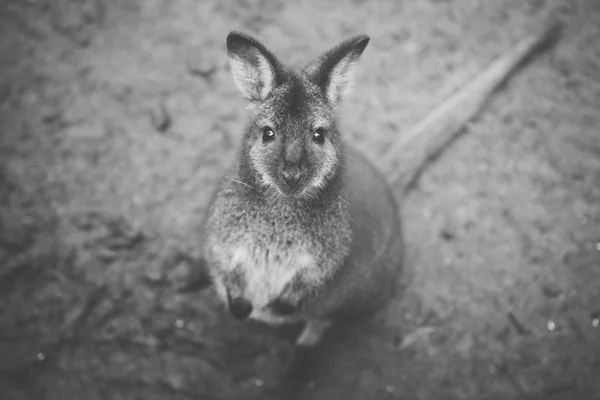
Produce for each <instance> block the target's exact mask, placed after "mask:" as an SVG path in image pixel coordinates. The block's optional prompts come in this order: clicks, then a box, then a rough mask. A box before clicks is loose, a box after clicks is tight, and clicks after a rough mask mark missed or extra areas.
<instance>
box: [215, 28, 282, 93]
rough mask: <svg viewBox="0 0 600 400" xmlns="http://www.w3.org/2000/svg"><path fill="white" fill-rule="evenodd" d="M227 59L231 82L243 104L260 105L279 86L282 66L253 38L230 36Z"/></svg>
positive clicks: (238, 34) (232, 34) (228, 37)
mask: <svg viewBox="0 0 600 400" xmlns="http://www.w3.org/2000/svg"><path fill="white" fill-rule="evenodd" d="M227 55H228V56H229V65H230V67H231V73H232V75H233V80H234V82H235V84H236V86H237V88H238V90H239V91H240V92H241V93H242V96H244V98H245V99H246V100H248V101H250V102H260V101H263V100H264V99H265V98H266V97H267V95H268V94H269V93H270V92H271V90H273V88H274V87H275V86H277V85H278V84H279V83H280V81H281V77H282V73H283V66H282V65H281V63H280V62H279V61H278V60H277V58H276V57H275V56H274V55H273V54H272V53H271V52H270V51H269V50H267V49H266V48H265V46H264V45H263V44H262V43H260V42H259V41H258V40H256V39H254V38H253V37H251V36H248V35H246V34H243V33H241V32H236V31H232V32H230V33H229V35H228V36H227Z"/></svg>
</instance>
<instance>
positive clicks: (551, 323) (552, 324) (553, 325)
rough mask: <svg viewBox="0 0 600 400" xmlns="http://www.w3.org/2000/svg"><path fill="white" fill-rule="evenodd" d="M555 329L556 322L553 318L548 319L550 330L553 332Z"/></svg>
mask: <svg viewBox="0 0 600 400" xmlns="http://www.w3.org/2000/svg"><path fill="white" fill-rule="evenodd" d="M555 329H556V324H555V323H554V321H552V320H550V321H548V330H549V331H551V332H552V331H554V330H555Z"/></svg>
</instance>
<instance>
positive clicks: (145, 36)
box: [0, 0, 600, 400]
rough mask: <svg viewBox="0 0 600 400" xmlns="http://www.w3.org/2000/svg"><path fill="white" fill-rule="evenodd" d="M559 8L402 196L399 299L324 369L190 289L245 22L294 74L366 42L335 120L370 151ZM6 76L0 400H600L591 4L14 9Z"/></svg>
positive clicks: (3, 43) (229, 146) (223, 149)
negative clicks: (300, 377)
mask: <svg viewBox="0 0 600 400" xmlns="http://www.w3.org/2000/svg"><path fill="white" fill-rule="evenodd" d="M549 13H553V14H555V15H557V16H558V17H559V18H560V19H561V20H562V21H563V22H564V24H565V29H564V32H563V33H564V36H563V38H562V39H561V41H560V42H559V43H558V45H557V47H556V48H554V49H553V50H551V51H550V52H549V53H546V54H544V55H542V56H541V58H539V59H537V60H534V62H533V63H532V64H531V65H529V66H528V67H527V68H526V69H524V70H523V71H522V72H521V73H519V74H518V75H517V76H515V77H514V78H513V79H512V80H511V81H510V82H509V84H508V85H507V86H506V87H504V89H503V90H502V92H500V93H499V94H498V95H497V96H496V97H495V98H494V100H493V101H492V102H491V104H490V105H489V106H488V107H487V108H486V109H485V111H484V112H483V113H482V114H481V116H480V117H479V118H478V119H477V120H476V121H473V122H472V123H471V124H470V125H469V127H468V130H467V134H466V135H465V136H464V137H462V138H461V139H460V140H459V141H457V142H456V143H455V144H454V145H453V146H451V147H450V148H449V149H448V150H447V151H446V152H445V153H444V154H443V155H442V156H441V157H440V159H439V160H438V161H437V162H436V163H435V164H433V165H432V166H431V167H430V168H429V169H428V170H427V171H426V173H425V174H424V175H423V176H422V178H421V180H420V183H419V185H418V186H417V187H416V188H415V189H413V190H412V191H411V192H410V193H409V194H408V195H407V196H406V197H405V198H404V199H402V207H403V210H402V214H403V218H404V221H405V230H406V241H407V246H408V248H409V254H408V257H407V263H406V271H407V273H406V277H405V279H404V282H403V283H402V284H403V285H405V290H403V295H402V296H400V297H398V299H395V300H394V301H393V302H392V304H391V305H390V306H389V307H388V309H386V310H384V311H383V313H382V315H381V316H379V317H377V318H375V319H374V320H373V321H370V322H366V323H365V324H363V325H360V326H356V327H350V328H348V329H345V330H339V331H334V332H332V334H331V335H330V336H329V337H328V340H327V342H326V345H325V346H324V349H323V351H322V352H321V354H320V356H319V359H318V360H317V362H316V364H315V366H314V368H313V370H312V371H311V375H310V377H309V381H308V382H307V383H303V384H302V385H292V384H291V383H289V382H288V380H287V379H286V377H285V371H286V366H287V364H288V361H289V357H290V341H289V337H288V336H289V335H287V334H285V332H283V333H281V332H273V331H270V330H266V329H264V327H261V326H254V325H251V324H244V323H240V322H237V321H234V320H233V319H232V318H231V317H230V316H229V315H227V313H225V312H224V311H223V309H222V308H221V306H219V305H218V304H217V303H216V302H215V300H214V296H213V294H212V291H211V289H210V288H209V289H207V290H197V291H192V292H190V293H188V292H186V293H183V292H181V291H180V290H179V288H181V287H182V285H183V284H184V283H185V282H188V281H190V280H192V279H195V278H196V275H197V274H199V273H198V270H197V268H194V266H195V265H196V264H195V263H194V259H195V257H197V256H198V255H199V254H198V253H197V249H198V246H197V238H198V237H199V233H198V232H199V229H200V226H199V222H200V219H201V216H202V212H203V210H204V209H205V207H206V205H207V201H208V197H209V195H210V193H211V191H212V189H213V187H214V184H215V183H216V179H217V178H218V176H219V174H220V173H221V172H222V171H223V170H224V168H225V167H226V166H227V164H228V163H229V162H230V160H231V159H232V157H234V156H235V150H236V145H237V143H238V140H239V139H240V136H241V128H242V126H243V122H244V119H243V118H244V103H243V100H242V99H241V96H239V94H238V93H237V91H236V89H235V87H234V85H233V81H232V79H231V77H230V75H229V72H228V66H227V58H226V52H225V47H224V46H225V37H226V35H227V33H228V32H229V31H230V30H232V29H240V30H243V31H246V32H249V33H252V34H254V35H256V36H257V37H258V38H260V39H261V40H262V41H263V42H264V43H265V44H266V45H267V46H268V47H269V48H271V49H272V50H273V51H274V52H275V53H276V54H278V55H279V56H280V57H281V58H282V59H284V60H285V61H288V62H301V61H306V60H308V59H309V58H310V57H313V56H316V55H317V54H319V53H320V52H321V51H324V50H325V49H327V48H328V47H330V46H332V45H334V44H336V43H337V42H338V41H341V40H342V39H344V38H346V37H347V36H349V35H352V34H356V33H359V32H366V33H368V34H369V35H370V36H371V38H372V40H371V43H370V44H369V47H368V48H367V50H366V51H365V53H364V55H363V58H362V60H361V63H360V66H359V69H358V71H357V75H356V85H355V88H354V92H353V94H352V95H351V96H350V97H349V100H348V102H347V105H346V107H345V109H344V111H343V117H342V126H343V127H344V129H345V131H346V134H347V135H348V138H349V140H351V141H352V142H354V143H356V144H357V145H358V146H360V147H361V148H362V149H363V150H364V151H365V152H366V153H367V154H368V155H370V156H371V157H372V158H373V159H374V160H377V155H378V154H381V152H382V151H383V150H384V149H385V148H386V146H387V145H388V144H389V143H391V141H392V140H393V139H394V137H396V136H397V135H401V134H402V132H403V131H406V130H407V129H408V128H410V126H412V125H413V124H414V123H415V122H416V121H418V120H419V118H421V117H423V116H424V115H425V114H426V113H427V111H428V110H430V109H431V108H433V107H434V106H435V105H436V104H437V103H438V102H439V101H441V100H442V99H443V97H444V96H445V95H446V94H447V93H448V90H449V88H452V87H455V86H456V84H457V82H463V81H466V80H468V79H469V78H470V77H471V76H473V75H474V74H475V73H476V72H477V71H479V70H481V69H482V68H483V67H484V66H485V65H486V64H487V63H489V62H490V61H491V60H492V59H493V58H494V57H496V56H498V55H500V54H502V53H503V52H505V51H507V50H508V49H509V48H510V47H511V46H512V45H513V44H515V43H516V42H517V41H518V40H519V39H520V38H522V37H523V36H524V35H526V34H527V33H528V32H530V31H531V30H532V28H533V27H534V26H535V24H538V23H539V21H540V20H541V19H542V18H543V17H544V16H545V15H548V14H549ZM0 68H1V74H0V132H1V137H0V185H1V186H0V204H1V209H0V354H1V356H0V392H1V393H4V395H3V396H2V398H5V399H11V400H12V399H14V400H20V399H61V400H70V399H88V400H92V399H145V400H150V399H207V400H210V399H223V400H225V399H256V400H258V399H286V398H291V397H292V396H295V398H300V399H342V398H349V399H415V400H418V399H571V398H572V399H600V380H598V379H597V378H598V376H599V375H600V326H599V325H600V2H598V1H596V0H572V1H566V0H565V1H564V2H563V1H559V0H556V1H543V0H529V1H523V0H498V1H495V2H483V1H477V0H461V1H458V0H454V1H451V0H446V1H444V0H415V1H410V2H409V1H405V2H399V1H392V0H389V1H359V0H354V1H350V0H341V1H338V2H333V1H321V2H317V1H311V0H303V1H297V2H288V3H287V4H285V2H283V1H280V0H279V1H278V0H275V1H265V0H232V1H216V0H202V1H200V0H198V1H193V0H144V1H142V0H127V1H126V0H114V1H108V0H96V1H92V0H89V1H84V0H81V1H75V0H2V2H0ZM406 151H408V152H410V149H406ZM398 157H399V158H398V159H399V160H401V159H402V155H401V154H399V155H398ZM399 195H400V191H399ZM198 279H200V278H198Z"/></svg>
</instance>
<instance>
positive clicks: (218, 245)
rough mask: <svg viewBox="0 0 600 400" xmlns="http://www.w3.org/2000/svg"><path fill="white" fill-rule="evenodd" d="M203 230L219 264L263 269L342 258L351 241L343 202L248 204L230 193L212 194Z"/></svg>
mask: <svg viewBox="0 0 600 400" xmlns="http://www.w3.org/2000/svg"><path fill="white" fill-rule="evenodd" d="M205 229H206V233H207V240H206V246H207V247H208V248H207V249H206V250H207V252H208V253H209V254H211V255H212V257H214V258H217V259H219V260H215V261H217V262H218V263H219V264H221V267H222V268H227V267H228V265H230V266H232V265H231V264H238V263H242V262H244V263H246V264H251V265H253V266H255V267H256V268H257V269H260V270H264V272H267V271H268V270H277V271H281V272H282V273H285V271H287V270H290V271H292V270H296V269H298V268H305V267H307V264H309V263H312V264H315V265H320V266H322V267H327V265H325V264H329V263H330V262H334V263H335V262H339V261H340V259H341V258H343V256H344V255H345V253H347V251H348V249H349V246H350V242H351V234H350V228H349V217H348V215H347V207H344V205H343V204H342V205H340V206H338V207H332V208H331V209H325V210H307V209H302V210H300V209H298V208H297V207H294V206H293V205H289V204H285V203H272V204H257V203H252V202H249V201H248V200H247V199H245V198H244V197H241V196H237V195H235V194H232V193H224V194H223V195H222V196H217V197H216V199H215V201H214V203H213V204H212V205H211V207H210V209H209V214H208V218H207V222H206V226H205ZM340 256H341V258H340ZM223 264H228V265H223ZM290 273H291V272H290Z"/></svg>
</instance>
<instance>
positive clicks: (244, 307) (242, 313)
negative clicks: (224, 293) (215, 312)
mask: <svg viewBox="0 0 600 400" xmlns="http://www.w3.org/2000/svg"><path fill="white" fill-rule="evenodd" d="M228 300H229V304H228V306H229V312H230V313H231V315H233V316H234V317H235V318H237V319H239V320H245V319H247V318H248V317H249V316H250V314H252V309H253V307H252V303H250V301H248V300H246V299H245V298H243V297H235V298H231V297H229V299H228Z"/></svg>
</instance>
